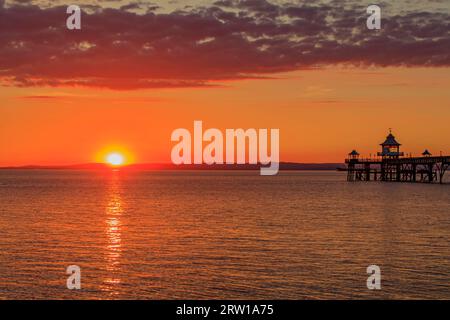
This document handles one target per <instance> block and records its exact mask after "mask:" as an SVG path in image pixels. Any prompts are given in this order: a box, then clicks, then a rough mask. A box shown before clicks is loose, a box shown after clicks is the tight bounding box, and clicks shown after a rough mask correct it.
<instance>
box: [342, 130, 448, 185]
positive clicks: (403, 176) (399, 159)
mask: <svg viewBox="0 0 450 320" xmlns="http://www.w3.org/2000/svg"><path fill="white" fill-rule="evenodd" d="M400 146H401V144H400V143H398V142H397V141H396V140H395V137H394V136H393V135H392V133H391V132H390V133H389V135H388V136H387V137H386V140H385V141H384V142H383V143H381V147H382V149H381V152H378V157H377V158H367V159H363V158H360V157H359V153H358V152H357V151H356V150H353V151H352V152H350V153H349V154H348V158H347V159H346V160H345V163H346V164H347V169H346V171H347V181H371V180H372V181H395V182H428V183H433V182H439V183H443V179H444V175H445V172H446V171H447V169H448V168H449V166H450V156H442V155H441V156H438V157H435V156H432V154H431V153H430V152H429V151H428V150H425V151H424V152H423V153H422V157H412V156H409V157H405V156H404V154H403V152H400Z"/></svg>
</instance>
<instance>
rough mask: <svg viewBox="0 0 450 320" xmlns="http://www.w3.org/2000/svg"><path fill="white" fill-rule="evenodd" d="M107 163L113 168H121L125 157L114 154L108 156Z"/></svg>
mask: <svg viewBox="0 0 450 320" xmlns="http://www.w3.org/2000/svg"><path fill="white" fill-rule="evenodd" d="M106 162H107V163H108V164H110V165H112V166H120V165H122V164H123V163H124V158H123V155H121V154H120V153H117V152H114V153H110V154H108V155H107V156H106Z"/></svg>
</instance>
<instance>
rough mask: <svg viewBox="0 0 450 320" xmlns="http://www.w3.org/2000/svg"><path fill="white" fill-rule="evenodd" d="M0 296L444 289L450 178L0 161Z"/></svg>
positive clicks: (256, 295) (436, 293) (449, 248)
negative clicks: (3, 165) (384, 179)
mask: <svg viewBox="0 0 450 320" xmlns="http://www.w3.org/2000/svg"><path fill="white" fill-rule="evenodd" d="M72 264H75V265H78V266H80V267H81V283H82V289H81V290H68V289H67V288H66V277H67V275H66V273H65V271H66V267H67V266H69V265H72ZM371 264H376V265H378V266H380V268H381V274H382V289H381V290H378V291H374V290H368V289H367V287H366V279H367V276H368V275H367V273H366V268H367V266H369V265H371ZM0 298H1V299H12V298H21V299H22V298H23V299H44V298H50V299H100V298H101V299H104V298H113V299H116V298H117V299H120V298H123V299H198V298H199V299H206V298H208V299H210V298H227V299H304V298H313V299H327V298H342V299H346V298H351V299H359V298H369V299H371V298H375V299H379V298H401V299H406V298H446V299H450V185H449V184H447V185H427V184H401V183H379V182H371V183H364V182H363V183H348V182H346V181H345V174H343V173H339V172H281V173H280V174H279V175H278V176H275V177H262V176H259V175H258V172H256V171H255V172H218V171H217V172H198V171H197V172H156V171H153V172H152V171H148V172H126V171H114V172H113V171H111V172H109V171H108V172H102V171H51V170H42V171H40V170H15V171H14V170H11V171H6V170H2V171H0Z"/></svg>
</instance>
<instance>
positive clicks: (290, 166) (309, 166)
mask: <svg viewBox="0 0 450 320" xmlns="http://www.w3.org/2000/svg"><path fill="white" fill-rule="evenodd" d="M260 167H261V165H260V164H256V165H253V164H213V165H206V164H200V165H199V164H182V165H174V164H171V163H140V164H130V165H124V166H121V167H119V168H120V169H121V170H259V169H260ZM111 168H114V167H111V166H110V165H107V164H104V163H83V164H74V165H25V166H5V167H0V170H17V169H21V170H33V169H34V170H106V169H111ZM342 168H345V165H344V164H342V163H296V162H280V170H338V169H342Z"/></svg>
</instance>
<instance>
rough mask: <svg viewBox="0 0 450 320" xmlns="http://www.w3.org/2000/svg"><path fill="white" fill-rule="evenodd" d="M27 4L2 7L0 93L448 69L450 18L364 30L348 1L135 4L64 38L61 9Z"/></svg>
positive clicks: (419, 18)
mask: <svg viewBox="0 0 450 320" xmlns="http://www.w3.org/2000/svg"><path fill="white" fill-rule="evenodd" d="M23 3H25V5H23V4H22V5H10V6H7V7H6V6H4V5H3V1H1V0H0V85H11V86H25V87H40V86H88V87H104V88H110V89H122V90H130V89H142V88H165V87H202V86H213V85H218V84H219V83H220V82H221V81H222V82H223V81H226V80H239V79H246V78H258V77H269V76H270V75H272V74H274V73H278V72H285V71H293V70H299V69H304V68H311V67H320V66H326V65H335V64H349V65H354V66H360V67H366V66H372V65H375V66H382V67H387V66H404V67H416V66H419V67H448V66H449V65H450V33H449V30H450V28H449V21H450V19H449V18H450V15H449V13H448V12H439V11H437V12H425V11H414V10H409V11H408V12H405V13H398V14H395V15H391V16H386V17H384V16H383V20H382V29H381V30H368V29H367V28H366V18H367V14H366V12H365V8H364V7H363V6H361V5H359V4H356V3H353V2H348V3H347V5H346V6H342V3H340V2H334V1H331V2H326V3H321V2H320V1H308V2H305V3H300V4H295V5H294V4H291V3H279V4H274V3H272V2H269V1H266V0H246V1H237V0H220V1H216V2H214V3H213V4H211V5H209V6H204V7H190V8H185V9H183V10H181V9H180V10H176V11H172V12H169V13H157V12H155V11H154V10H153V9H148V10H146V11H144V12H135V11H134V10H133V9H137V8H139V7H140V5H141V4H142V2H139V1H136V2H131V3H129V4H128V5H126V6H125V7H124V6H122V9H113V8H103V7H95V6H91V7H89V10H88V12H83V14H82V30H72V31H70V30H67V29H66V27H65V19H66V17H67V14H66V7H64V6H56V7H45V8H41V7H39V6H36V5H33V4H27V2H26V1H24V2H23ZM156 7H157V6H155V8H156ZM82 9H84V7H83V8H82Z"/></svg>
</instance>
